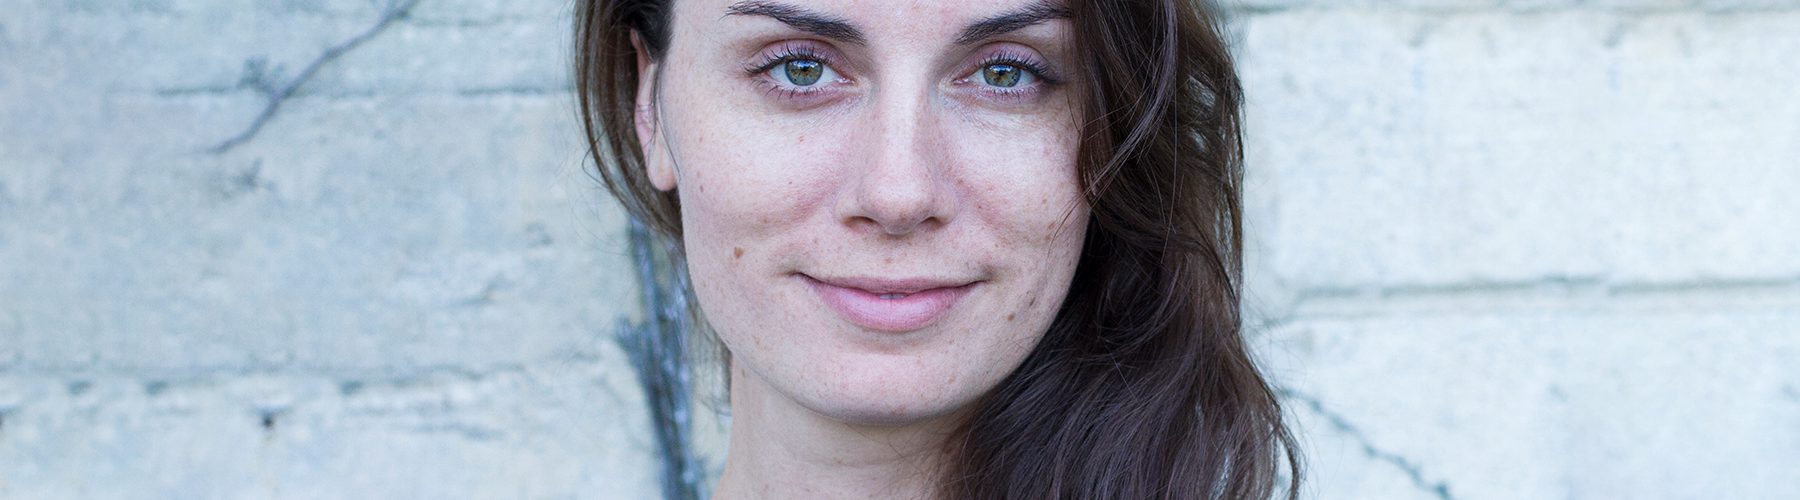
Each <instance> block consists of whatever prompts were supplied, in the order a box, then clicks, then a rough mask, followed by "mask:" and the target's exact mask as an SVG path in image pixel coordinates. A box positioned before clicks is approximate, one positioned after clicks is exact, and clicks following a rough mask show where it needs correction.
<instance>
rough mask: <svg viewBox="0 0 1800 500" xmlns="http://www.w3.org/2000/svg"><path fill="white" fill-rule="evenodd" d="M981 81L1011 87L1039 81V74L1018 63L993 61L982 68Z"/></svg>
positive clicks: (1006, 87)
mask: <svg viewBox="0 0 1800 500" xmlns="http://www.w3.org/2000/svg"><path fill="white" fill-rule="evenodd" d="M979 73H981V75H980V76H981V81H982V83H986V84H988V85H991V86H995V87H1000V88H1003V89H1010V88H1014V87H1018V86H1020V85H1031V83H1032V82H1035V81H1037V75H1035V74H1032V73H1031V70H1029V69H1025V68H1024V67H1021V66H1019V65H1016V64H1010V63H993V64H989V65H987V66H983V67H982V68H981V71H980V72H979Z"/></svg>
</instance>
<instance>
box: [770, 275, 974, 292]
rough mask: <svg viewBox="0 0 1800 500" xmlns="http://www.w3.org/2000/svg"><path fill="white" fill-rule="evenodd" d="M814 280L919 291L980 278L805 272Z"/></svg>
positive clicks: (843, 285) (860, 287)
mask: <svg viewBox="0 0 1800 500" xmlns="http://www.w3.org/2000/svg"><path fill="white" fill-rule="evenodd" d="M803 276H806V277H807V278H809V279H812V280H813V281H817V282H820V283H824V284H827V285H831V286H835V287H839V288H855V289H858V290H862V291H865V292H869V293H875V294H882V293H907V294H911V293H919V292H923V291H926V290H933V289H938V288H956V287H960V286H965V285H970V284H974V283H975V282H976V281H979V280H955V279H943V278H876V277H864V276H844V277H836V276H833V277H820V276H813V275H810V274H803Z"/></svg>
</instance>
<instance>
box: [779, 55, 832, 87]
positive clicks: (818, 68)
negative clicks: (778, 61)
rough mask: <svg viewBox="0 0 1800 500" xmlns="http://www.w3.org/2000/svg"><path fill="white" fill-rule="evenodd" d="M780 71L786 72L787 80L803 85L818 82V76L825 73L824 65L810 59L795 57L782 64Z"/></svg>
mask: <svg viewBox="0 0 1800 500" xmlns="http://www.w3.org/2000/svg"><path fill="white" fill-rule="evenodd" d="M782 71H784V72H786V73H787V78H788V81H789V82H793V83H794V85H798V86H801V87H805V86H808V85H812V84H814V83H818V82H819V77H820V76H824V75H825V65H824V64H822V63H820V62H819V61H814V60H810V59H795V60H792V61H788V62H787V64H783V65H782Z"/></svg>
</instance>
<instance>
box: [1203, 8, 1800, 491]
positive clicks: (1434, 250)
mask: <svg viewBox="0 0 1800 500" xmlns="http://www.w3.org/2000/svg"><path fill="white" fill-rule="evenodd" d="M1235 19H1236V23H1235V28H1236V29H1237V31H1238V36H1239V37H1240V45H1239V47H1240V53H1241V57H1242V63H1243V76H1244V80H1245V85H1246V87H1247V89H1248V92H1249V95H1250V106H1249V113H1248V115H1249V120H1250V126H1249V137H1248V141H1249V148H1250V165H1249V168H1250V176H1251V179H1250V184H1251V187H1250V190H1251V193H1250V196H1251V198H1252V203H1251V207H1250V215H1251V218H1252V221H1251V224H1252V233H1253V234H1252V239H1253V245H1252V247H1253V248H1252V262H1251V269H1250V278H1249V282H1250V287H1251V295H1252V298H1253V300H1252V308H1253V310H1254V311H1253V313H1254V314H1255V315H1256V317H1257V318H1258V319H1259V321H1261V325H1260V326H1259V331H1260V332H1261V334H1262V336H1263V337H1262V338H1263V340H1265V341H1266V343H1265V346H1266V347H1267V349H1266V350H1265V353H1266V355H1267V356H1268V358H1269V359H1270V360H1271V362H1272V363H1273V364H1274V365H1276V366H1277V367H1278V368H1276V371H1277V374H1276V375H1277V378H1278V379H1279V380H1280V383H1281V385H1282V386H1283V388H1284V391H1286V392H1287V393H1288V394H1289V395H1290V397H1289V410H1290V411H1291V412H1292V413H1293V414H1294V415H1295V416H1296V417H1297V420H1298V421H1299V422H1300V424H1301V427H1302V432H1303V434H1304V440H1305V441H1306V442H1307V444H1308V451H1309V452H1310V453H1311V454H1312V457H1311V459H1312V460H1311V462H1312V465H1313V469H1314V470H1313V474H1312V476H1311V481H1310V484H1309V486H1308V490H1309V492H1310V493H1312V494H1313V496H1314V497H1316V498H1368V499H1404V498H1426V499H1434V498H1459V499H1470V498H1490V499H1512V498H1668V499H1676V498H1695V499H1698V498H1759V499H1773V498H1800V480H1797V479H1796V477H1800V476H1796V474H1795V471H1800V197H1797V196H1796V193H1797V192H1800V160H1797V159H1800V101H1796V100H1794V99H1792V97H1793V96H1795V91H1794V88H1795V87H1796V86H1800V57H1797V56H1796V54H1800V2H1793V1H1761V2H1749V1H1740V2H1731V1H1689V2H1676V1H1661V2H1652V1H1610V2H1594V1H1588V2H1581V1H1568V0H1563V1H1553V0H1538V1H1529V2H1527V1H1519V2H1501V1H1486V2H1476V1H1449V0H1442V1H1426V0H1416V1H1385V2H1384V1H1325V0H1317V1H1300V0H1296V1H1248V2H1245V4H1243V7H1242V8H1240V9H1239V10H1238V11H1237V15H1236V16H1235Z"/></svg>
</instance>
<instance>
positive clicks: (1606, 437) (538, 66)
mask: <svg viewBox="0 0 1800 500" xmlns="http://www.w3.org/2000/svg"><path fill="white" fill-rule="evenodd" d="M384 1H385V0H287V1H281V2H253V1H242V0H237V1H228V0H214V1H201V0H130V1H116V2H107V1H94V0H0V12H4V13H5V14H4V15H0V499H14V498H17V499H64V498H184V499H185V498H221V499H222V498H233V499H236V498H508V499H510V498H608V499H610V498H648V497H651V496H653V495H655V494H656V491H655V488H656V483H655V469H654V467H653V466H652V463H651V462H650V460H651V458H652V457H651V451H650V450H651V446H652V444H651V442H650V437H649V435H648V433H647V432H646V428H647V427H646V426H647V424H646V422H645V417H644V416H643V415H644V412H643V410H642V407H643V402H642V395H641V394H640V393H639V392H638V389H637V386H636V382H635V380H634V379H633V377H632V374H631V372H630V370H629V368H628V367H627V366H626V363H625V358H624V356H623V354H622V353H620V352H619V351H618V349H617V348H616V347H615V346H614V345H613V343H612V342H611V340H610V337H611V336H612V334H613V332H614V331H616V329H617V327H618V323H619V322H620V321H621V319H622V318H624V319H629V318H632V317H635V315H636V314H637V312H636V307H634V304H635V298H636V296H637V292H636V288H635V283H634V282H633V280H632V278H631V275H630V273H629V271H628V269H629V257H628V255H627V254H626V249H625V243H624V241H623V232H622V229H621V219H620V215H619V213H618V211H617V210H616V209H615V208H614V207H613V206H612V205H611V204H610V203H609V202H607V201H606V200H605V199H604V197H603V196H602V195H600V193H599V191H598V189H597V188H596V187H595V185H594V184H593V182H592V181H591V180H589V178H588V177H587V175H586V174H584V173H583V172H582V161H583V158H582V155H581V152H580V146H579V144H578V142H577V134H578V132H577V130H576V129H575V128H574V122H573V120H572V117H573V114H574V112H573V111H572V108H573V105H572V98H571V96H570V94H569V93H568V90H567V85H568V83H567V78H566V72H565V70H564V60H565V59H566V56H567V49H566V43H565V40H566V37H567V34H566V33H567V29H568V25H569V21H568V13H569V5H568V2H567V1H566V0H528V1H521V0H514V1H507V2H498V1H476V0H420V2H419V3H417V4H416V5H414V6H412V7H411V8H410V10H408V12H407V15H406V16H404V17H403V18H400V19H397V20H395V21H392V22H388V23H382V22H381V21H382V19H384V13H385V12H386V11H385V10H384V8H385V7H386V4H385V3H383V2H384ZM1232 27H1233V29H1234V32H1235V36H1236V38H1237V39H1238V47H1239V53H1240V55H1241V58H1242V63H1243V76H1244V79H1245V83H1246V86H1247V88H1248V90H1249V93H1250V100H1251V103H1250V108H1249V111H1248V116H1249V120H1250V130H1249V137H1248V141H1249V144H1248V145H1249V148H1250V170H1251V172H1250V175H1251V178H1250V184H1251V185H1250V192H1249V195H1250V213H1251V224H1252V227H1251V237H1252V240H1251V262H1250V266H1249V267H1250V269H1249V286H1250V289H1251V294H1250V295H1251V300H1250V302H1251V304H1250V313H1251V316H1252V317H1253V318H1254V325H1253V326H1254V330H1255V333H1254V334H1255V335H1256V336H1257V339H1259V345H1261V346H1262V350H1263V353H1264V356H1265V357H1266V358H1267V359H1268V360H1269V361H1270V362H1271V363H1272V366H1273V367H1274V369H1275V372H1276V376H1277V379H1278V382H1279V384H1280V386H1281V387H1282V390H1283V392H1284V394H1286V395H1287V396H1288V401H1289V409H1290V411H1291V412H1292V413H1293V415H1294V416H1295V421H1296V422H1297V423H1298V424H1299V425H1300V428H1301V432H1302V434H1303V440H1304V441H1305V442H1306V443H1307V445H1308V453H1309V456H1310V463H1311V465H1312V469H1313V474H1312V476H1311V479H1312V481H1311V482H1310V484H1309V485H1308V487H1307V488H1308V494H1309V497H1310V498H1326V499H1336V498H1372V499H1389V498H1493V499H1502V498H1671V499H1672V498H1791V497H1800V483H1796V482H1795V481H1792V480H1791V479H1790V478H1789V476H1790V475H1791V474H1789V471H1792V470H1794V469H1796V468H1800V426H1796V425H1795V424H1794V422H1800V369H1797V368H1795V366H1796V365H1800V363H1796V362H1795V361H1794V360H1796V359H1800V236H1796V235H1800V216H1797V215H1794V214H1800V201H1796V198H1795V197H1794V196H1793V195H1792V193H1793V192H1795V190H1796V189H1800V164H1797V162H1796V161H1795V160H1793V158H1795V157H1800V102H1796V101H1792V100H1789V99H1786V97H1787V96H1788V95H1789V94H1791V93H1792V91H1791V90H1790V89H1791V88H1792V87H1793V86H1794V85H1795V84H1800V59H1797V58H1795V57H1793V56H1792V54H1795V53H1800V1H1794V0H1781V1H1775V0H1762V1H1752V0H1736V1H1734V0H1718V1H1626V0H1609V1H1585V2H1584V1H1575V0H1529V1H1511V2H1508V1H1497V0H1489V1H1455V0H1393V1H1376V0H1338V1H1327V0H1246V1H1242V2H1240V3H1237V4H1234V6H1233V8H1232ZM296 82H303V83H304V84H303V85H298V86H296V85H295V83H296ZM271 102H277V103H278V106H275V110H274V111H273V112H272V113H265V111H266V110H268V109H270V103H271ZM265 114H266V115H267V116H266V118H261V119H259V116H263V115H265ZM259 123H260V126H258V124H259ZM239 138H242V139H241V140H238V139H239ZM712 448H713V449H714V450H715V451H716V448H717V446H716V445H713V446H712Z"/></svg>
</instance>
